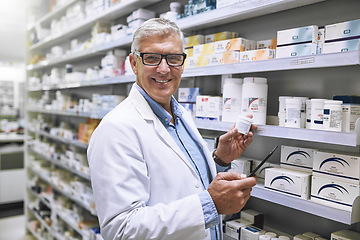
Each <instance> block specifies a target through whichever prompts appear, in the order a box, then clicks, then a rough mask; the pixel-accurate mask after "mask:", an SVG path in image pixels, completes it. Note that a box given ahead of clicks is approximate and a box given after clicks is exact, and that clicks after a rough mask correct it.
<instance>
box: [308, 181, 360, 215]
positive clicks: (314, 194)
mask: <svg viewBox="0 0 360 240" xmlns="http://www.w3.org/2000/svg"><path fill="white" fill-rule="evenodd" d="M359 195H360V190H359V184H352V183H347V182H342V181H338V180H334V179H329V178H324V177H319V176H313V177H312V183H311V201H313V202H317V203H320V204H323V205H327V206H330V207H334V208H337V209H342V210H345V211H349V212H350V211H351V210H352V204H353V202H354V200H355V199H356V197H357V196H359Z"/></svg>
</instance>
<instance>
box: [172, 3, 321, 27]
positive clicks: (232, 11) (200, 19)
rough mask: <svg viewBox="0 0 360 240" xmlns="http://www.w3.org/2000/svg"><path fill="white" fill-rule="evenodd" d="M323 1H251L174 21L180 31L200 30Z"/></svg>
mask: <svg viewBox="0 0 360 240" xmlns="http://www.w3.org/2000/svg"><path fill="white" fill-rule="evenodd" d="M322 1H324V0H302V1H297V0H267V1H264V0H252V1H243V2H241V3H238V4H233V5H230V6H227V7H223V8H219V9H215V10H212V11H208V12H204V13H200V14H197V15H193V16H189V17H186V18H183V19H179V20H177V21H176V24H177V25H178V26H179V27H180V28H181V29H182V30H200V29H205V28H210V27H214V26H219V25H223V24H227V23H232V22H236V21H240V20H244V19H249V18H253V17H257V16H263V15H266V14H270V13H274V12H280V11H284V10H288V9H292V8H296V7H301V6H305V5H310V4H314V3H318V2H322Z"/></svg>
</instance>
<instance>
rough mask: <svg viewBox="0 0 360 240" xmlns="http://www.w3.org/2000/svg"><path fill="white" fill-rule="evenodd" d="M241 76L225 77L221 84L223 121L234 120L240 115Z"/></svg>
mask: <svg viewBox="0 0 360 240" xmlns="http://www.w3.org/2000/svg"><path fill="white" fill-rule="evenodd" d="M242 83H243V79H242V78H226V79H225V80H224V86H223V109H222V121H223V122H236V121H237V118H238V116H239V115H241V94H242Z"/></svg>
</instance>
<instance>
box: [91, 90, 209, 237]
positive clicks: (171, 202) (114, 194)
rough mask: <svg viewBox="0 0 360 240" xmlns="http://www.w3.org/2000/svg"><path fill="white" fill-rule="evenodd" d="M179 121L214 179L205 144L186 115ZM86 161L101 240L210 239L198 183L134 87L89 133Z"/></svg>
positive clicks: (170, 138) (182, 155) (180, 153)
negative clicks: (186, 128) (197, 145)
mask: <svg viewBox="0 0 360 240" xmlns="http://www.w3.org/2000/svg"><path fill="white" fill-rule="evenodd" d="M184 119H185V122H186V123H187V125H188V126H190V132H191V134H192V135H193V137H194V138H195V140H196V141H197V142H199V143H200V145H201V147H202V148H203V149H204V152H205V155H206V158H207V161H208V164H209V167H210V171H211V174H212V178H213V177H214V176H215V175H216V167H215V163H214V161H213V160H212V158H211V154H210V152H209V151H208V149H207V145H206V142H205V141H204V140H203V139H202V137H201V135H200V133H199V132H198V130H197V128H196V126H195V124H194V122H193V120H192V118H191V116H190V114H189V113H187V112H186V111H185V110H184ZM88 161H89V166H90V171H91V183H92V187H93V190H94V196H95V205H96V210H97V213H98V217H99V221H100V226H101V233H102V236H103V237H104V239H105V240H109V239H136V240H147V239H166V240H170V239H174V240H175V239H177V240H188V239H189V240H200V239H210V232H209V230H208V229H206V230H205V225H204V224H205V223H204V215H203V211H202V206H201V203H200V200H199V197H198V195H197V193H199V192H201V191H202V187H201V186H202V185H201V182H200V179H199V177H198V176H197V174H196V173H195V171H194V170H193V168H192V166H191V165H190V164H189V163H188V159H187V158H186V156H185V155H184V154H183V152H182V151H181V149H180V148H179V147H178V145H177V144H176V143H175V141H174V140H173V138H172V137H171V136H170V134H169V133H168V132H167V130H166V129H165V127H164V126H163V124H162V123H161V122H160V120H159V119H158V118H157V116H156V115H155V114H154V112H153V111H152V109H151V108H150V106H149V104H148V103H147V101H146V100H145V99H144V97H143V96H142V95H141V94H140V93H139V91H138V90H137V89H136V88H135V86H133V87H132V89H131V91H130V94H129V96H128V98H127V99H125V100H124V101H123V102H122V103H120V104H119V105H118V106H117V107H116V108H115V109H114V110H112V111H111V112H110V113H109V114H107V115H106V116H105V117H104V118H103V120H102V121H101V123H100V124H99V126H98V127H97V129H96V130H95V131H94V133H93V135H92V137H91V140H90V143H89V148H88Z"/></svg>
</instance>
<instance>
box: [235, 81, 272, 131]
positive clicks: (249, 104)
mask: <svg viewBox="0 0 360 240" xmlns="http://www.w3.org/2000/svg"><path fill="white" fill-rule="evenodd" d="M267 93H268V85H267V79H266V78H262V77H246V78H244V83H243V86H242V99H243V100H242V114H241V115H243V116H246V115H250V114H251V115H253V123H254V124H261V125H265V124H266V108H267Z"/></svg>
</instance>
